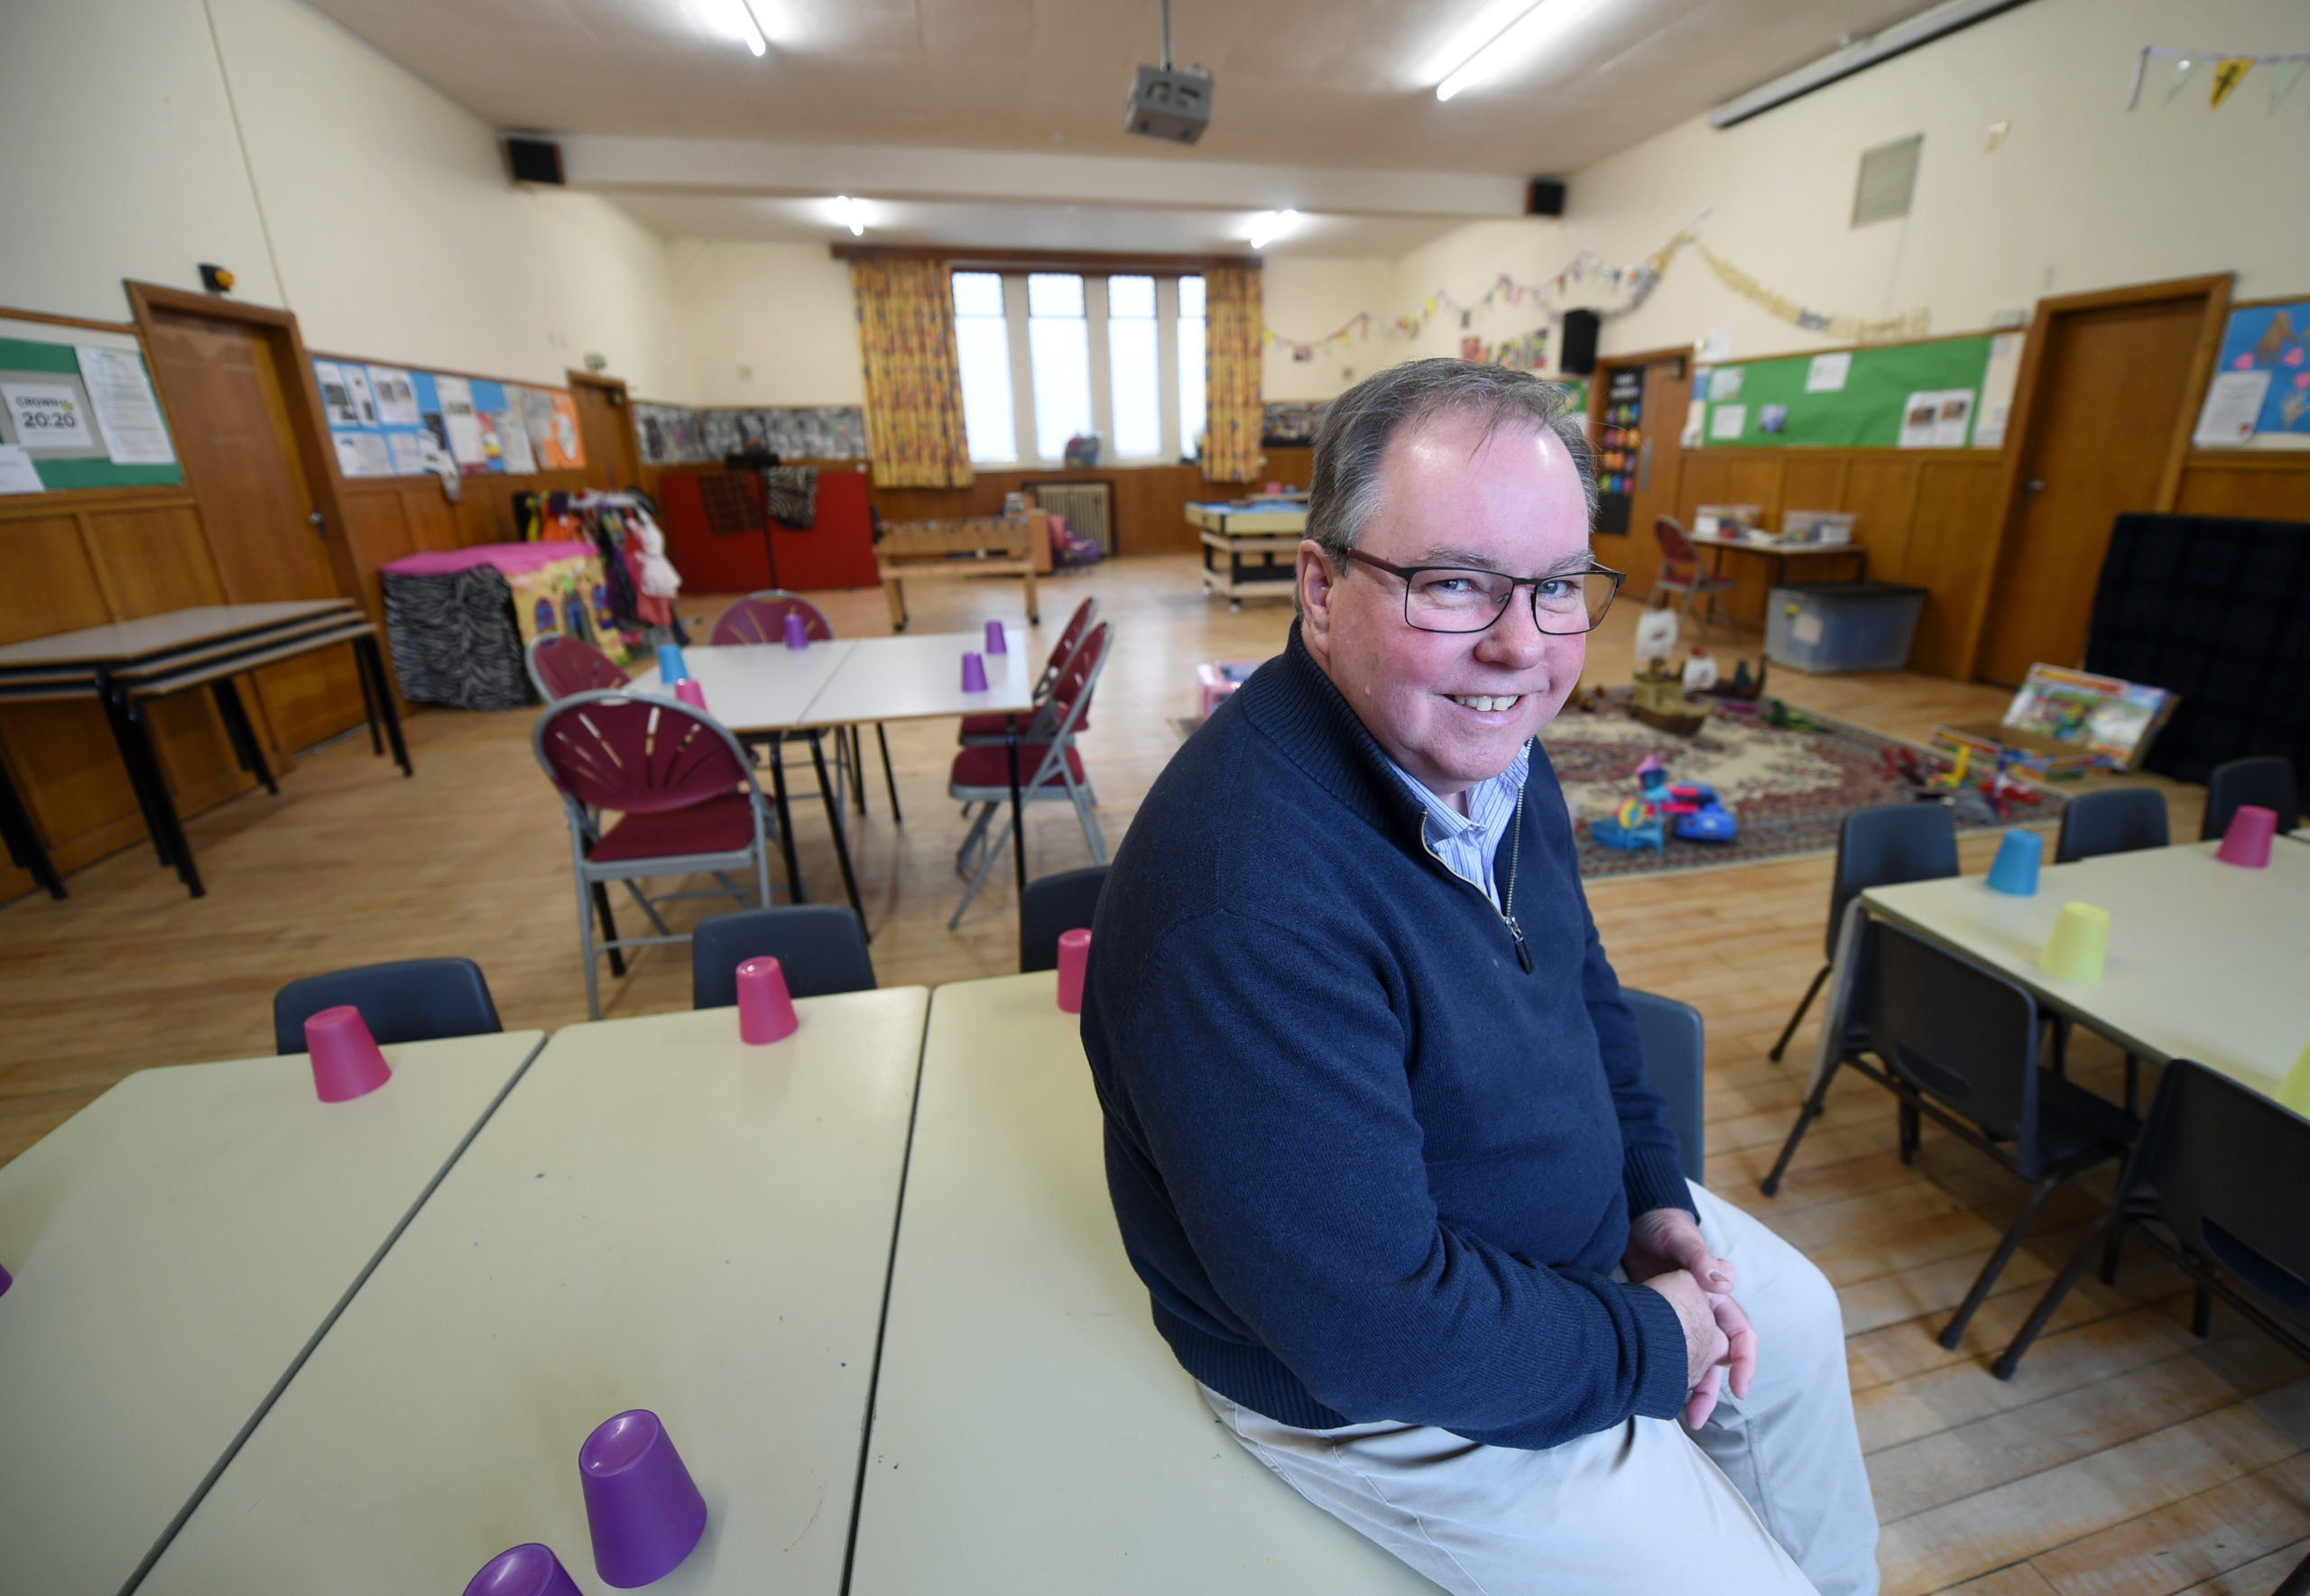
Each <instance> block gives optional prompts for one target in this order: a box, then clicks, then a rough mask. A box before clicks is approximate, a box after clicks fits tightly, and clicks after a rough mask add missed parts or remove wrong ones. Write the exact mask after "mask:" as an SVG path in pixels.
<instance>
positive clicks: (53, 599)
mask: <svg viewBox="0 0 2310 1596" xmlns="http://www.w3.org/2000/svg"><path fill="white" fill-rule="evenodd" d="M66 497H67V495H62V494H41V495H39V496H38V497H37V498H32V497H30V496H27V497H26V498H24V499H20V500H17V501H16V502H15V503H13V504H12V503H9V502H8V501H7V500H5V499H0V643H14V642H23V641H25V640H27V639H29V638H35V637H47V636H50V635H51V634H52V633H54V632H77V631H79V629H80V628H81V627H83V626H101V625H103V624H104V623H106V622H107V621H110V620H113V619H115V616H114V615H113V613H112V612H111V610H110V609H109V608H108V607H107V606H106V603H105V591H104V585H103V583H102V582H100V581H99V580H98V579H97V570H96V566H95V565H94V563H93V562H92V561H90V559H89V558H88V540H87V539H86V538H85V537H83V536H82V534H81V531H80V518H79V515H77V514H76V513H74V512H73V511H72V510H71V509H69V507H68V506H67V505H66V504H64V503H60V500H62V499H64V498H66ZM20 506H21V508H20Z"/></svg>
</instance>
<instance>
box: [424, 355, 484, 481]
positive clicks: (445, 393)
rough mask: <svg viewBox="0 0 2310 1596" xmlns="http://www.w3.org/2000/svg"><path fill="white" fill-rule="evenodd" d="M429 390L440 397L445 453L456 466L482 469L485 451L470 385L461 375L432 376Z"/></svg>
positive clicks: (479, 420)
mask: <svg viewBox="0 0 2310 1596" xmlns="http://www.w3.org/2000/svg"><path fill="white" fill-rule="evenodd" d="M433 391H434V392H435V393H437V394H439V396H440V400H441V423H442V426H443V428H444V429H446V430H447V431H448V435H449V454H450V457H452V458H453V459H455V460H456V461H457V465H458V466H459V467H461V468H462V467H465V466H473V467H476V468H477V469H481V470H486V469H488V466H489V451H488V449H487V448H486V447H484V445H483V443H482V437H481V418H480V417H479V416H477V415H476V414H475V413H474V408H473V384H472V383H468V382H467V381H466V380H465V379H464V378H463V377H436V378H434V379H433Z"/></svg>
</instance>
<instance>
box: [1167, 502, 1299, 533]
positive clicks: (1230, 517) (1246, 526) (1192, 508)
mask: <svg viewBox="0 0 2310 1596" xmlns="http://www.w3.org/2000/svg"><path fill="white" fill-rule="evenodd" d="M1187 524H1188V525H1189V526H1193V527H1200V528H1202V529H1203V530H1206V531H1209V532H1224V533H1234V534H1258V533H1261V532H1265V533H1269V534H1271V535H1272V534H1277V533H1283V532H1293V533H1296V532H1301V531H1305V530H1307V509H1306V507H1305V506H1294V507H1290V508H1283V507H1280V506H1277V505H1273V504H1262V505H1260V506H1259V507H1258V508H1256V509H1253V508H1250V507H1247V506H1242V505H1235V504H1190V505H1188V506H1187Z"/></svg>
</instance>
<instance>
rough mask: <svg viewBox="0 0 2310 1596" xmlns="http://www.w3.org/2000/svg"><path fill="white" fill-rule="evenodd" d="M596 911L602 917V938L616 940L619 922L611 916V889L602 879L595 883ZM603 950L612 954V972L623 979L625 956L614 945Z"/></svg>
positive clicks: (605, 940) (607, 940) (610, 940)
mask: <svg viewBox="0 0 2310 1596" xmlns="http://www.w3.org/2000/svg"><path fill="white" fill-rule="evenodd" d="M594 912H595V913H596V914H597V915H599V916H601V917H602V940H603V941H604V942H615V941H616V940H617V922H616V921H615V920H614V919H612V918H610V890H609V888H608V887H606V886H605V885H604V884H603V883H602V882H600V881H596V882H595V883H594ZM602 951H603V952H604V953H605V954H607V955H610V973H611V974H613V975H615V976H617V977H619V978H620V979H621V980H623V979H624V975H625V958H624V955H621V954H620V953H619V952H618V950H617V949H615V948H614V947H605V948H604V949H603V950H602Z"/></svg>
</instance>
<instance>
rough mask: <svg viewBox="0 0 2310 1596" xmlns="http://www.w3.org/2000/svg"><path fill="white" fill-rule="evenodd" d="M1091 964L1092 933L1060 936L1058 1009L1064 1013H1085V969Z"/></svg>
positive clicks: (1069, 933)
mask: <svg viewBox="0 0 2310 1596" xmlns="http://www.w3.org/2000/svg"><path fill="white" fill-rule="evenodd" d="M1090 962H1091V933H1090V932H1088V931H1079V930H1078V931H1061V932H1060V933H1059V934H1058V1007H1059V1010H1060V1011H1061V1012H1062V1013H1067V1014H1080V1013H1082V1012H1083V967H1084V966H1085V965H1086V964H1089V963H1090Z"/></svg>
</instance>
